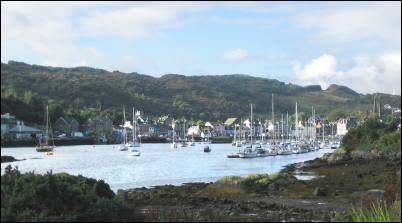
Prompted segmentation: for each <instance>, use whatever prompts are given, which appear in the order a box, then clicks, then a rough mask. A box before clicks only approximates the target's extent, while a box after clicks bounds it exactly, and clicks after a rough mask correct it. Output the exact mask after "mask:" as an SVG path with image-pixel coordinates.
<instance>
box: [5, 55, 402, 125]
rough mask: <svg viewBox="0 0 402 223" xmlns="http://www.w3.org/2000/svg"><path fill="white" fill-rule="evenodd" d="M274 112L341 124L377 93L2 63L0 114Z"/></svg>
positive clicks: (219, 115) (385, 99)
mask: <svg viewBox="0 0 402 223" xmlns="http://www.w3.org/2000/svg"><path fill="white" fill-rule="evenodd" d="M272 93H274V97H275V99H274V100H275V113H276V114H277V115H278V116H279V115H280V114H281V113H283V114H286V112H287V111H288V112H289V114H293V113H294V109H295V108H294V107H295V103H296V101H297V102H298V105H299V111H300V112H304V113H305V114H310V112H311V107H312V106H314V107H315V109H316V112H317V113H319V114H323V115H325V116H326V117H327V118H329V119H333V120H335V119H336V118H338V117H342V116H345V115H348V114H350V113H353V114H355V115H358V116H363V115H364V114H365V112H366V111H368V110H369V109H371V106H372V102H373V95H370V94H367V95H362V94H358V93H356V92H354V91H353V90H351V89H349V88H347V87H345V86H338V85H331V86H330V87H329V88H328V89H325V90H323V89H321V87H320V86H319V85H312V86H305V87H303V86H299V85H294V84H290V83H284V82H280V81H278V80H274V79H267V78H258V77H252V76H247V75H242V74H233V75H215V76H210V75H208V76H184V75H177V74H166V75H163V76H161V77H159V78H156V77H152V76H148V75H143V74H138V73H122V72H119V71H113V72H109V71H106V70H102V69H95V68H90V67H75V68H61V67H46V66H38V65H29V64H26V63H22V62H15V61H9V62H8V63H2V64H1V113H2V114H3V113H6V112H9V113H11V114H14V115H16V116H17V118H18V119H21V120H24V121H26V122H31V123H42V122H43V117H44V115H43V114H44V108H45V105H46V104H48V105H49V108H50V113H51V117H52V118H53V119H56V118H58V117H60V116H62V115H69V116H72V117H75V118H76V119H78V121H80V122H81V123H82V122H83V121H84V120H85V119H86V118H89V117H93V116H96V115H107V116H109V117H110V118H111V119H112V120H113V122H115V123H118V122H120V121H121V120H122V118H121V116H122V107H123V105H125V106H126V108H128V110H130V109H131V107H132V106H134V107H135V108H136V109H139V110H141V111H143V112H144V114H145V116H149V117H150V118H154V119H157V117H159V116H162V115H169V116H170V117H175V118H186V119H187V120H189V119H193V120H194V121H196V120H208V121H224V120H225V119H226V118H228V117H240V116H243V117H244V116H247V115H248V114H249V109H250V108H249V104H250V103H253V104H254V113H255V115H256V116H257V117H264V118H266V117H270V113H271V112H270V111H271V94H272ZM377 95H378V96H379V97H380V99H381V104H382V105H383V104H386V103H388V104H390V105H392V106H395V107H400V103H401V98H400V96H392V95H387V94H377Z"/></svg>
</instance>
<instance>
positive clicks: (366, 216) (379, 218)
mask: <svg viewBox="0 0 402 223" xmlns="http://www.w3.org/2000/svg"><path fill="white" fill-rule="evenodd" d="M351 217H352V220H353V221H354V222H398V221H399V222H400V221H401V201H395V202H394V203H393V204H391V205H389V204H387V203H385V202H376V203H372V204H371V205H370V208H353V209H352V212H351Z"/></svg>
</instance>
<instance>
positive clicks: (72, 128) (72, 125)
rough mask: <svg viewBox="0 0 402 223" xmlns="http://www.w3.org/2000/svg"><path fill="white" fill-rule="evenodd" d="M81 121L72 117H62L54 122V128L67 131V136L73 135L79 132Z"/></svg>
mask: <svg viewBox="0 0 402 223" xmlns="http://www.w3.org/2000/svg"><path fill="white" fill-rule="evenodd" d="M78 128H79V123H78V121H77V120H75V119H74V118H72V117H60V118H59V119H57V120H56V122H55V124H54V129H55V130H56V131H58V132H59V133H65V134H66V135H67V136H73V135H74V133H75V132H78Z"/></svg>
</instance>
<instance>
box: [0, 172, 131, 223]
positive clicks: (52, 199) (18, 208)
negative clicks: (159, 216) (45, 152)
mask: <svg viewBox="0 0 402 223" xmlns="http://www.w3.org/2000/svg"><path fill="white" fill-rule="evenodd" d="M114 196H115V194H114V192H113V191H112V190H110V187H109V185H108V184H106V183H104V182H103V181H97V180H95V179H90V178H85V177H83V176H70V175H68V174H52V172H48V173H47V174H44V175H38V174H34V173H32V172H30V173H25V174H21V173H20V172H19V171H18V169H17V168H16V169H12V168H11V166H7V167H6V169H5V173H4V175H2V176H1V221H122V220H127V221H129V220H136V219H138V217H137V215H135V211H134V210H132V209H130V208H127V207H125V206H123V205H122V204H121V203H118V202H117V201H116V200H115V199H114Z"/></svg>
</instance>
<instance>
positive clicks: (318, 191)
mask: <svg viewBox="0 0 402 223" xmlns="http://www.w3.org/2000/svg"><path fill="white" fill-rule="evenodd" d="M313 195H314V196H315V197H323V196H327V193H326V191H325V189H323V188H321V187H316V188H315V189H314V192H313Z"/></svg>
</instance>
